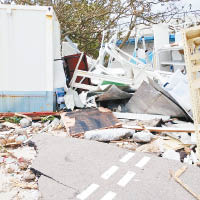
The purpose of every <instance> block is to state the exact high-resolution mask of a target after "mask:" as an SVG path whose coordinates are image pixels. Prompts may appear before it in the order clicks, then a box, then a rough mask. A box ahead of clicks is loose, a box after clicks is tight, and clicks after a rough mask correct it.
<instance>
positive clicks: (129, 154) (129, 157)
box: [120, 152, 135, 163]
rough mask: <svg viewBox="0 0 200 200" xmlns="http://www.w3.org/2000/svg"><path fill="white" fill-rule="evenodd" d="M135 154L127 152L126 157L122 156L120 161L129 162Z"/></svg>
mask: <svg viewBox="0 0 200 200" xmlns="http://www.w3.org/2000/svg"><path fill="white" fill-rule="evenodd" d="M134 155H135V153H132V152H129V153H127V154H126V155H125V156H124V157H122V158H121V159H120V162H122V163H126V162H128V161H129V160H130V159H131V158H132V157H133V156H134Z"/></svg>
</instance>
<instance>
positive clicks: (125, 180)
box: [117, 171, 135, 187]
mask: <svg viewBox="0 0 200 200" xmlns="http://www.w3.org/2000/svg"><path fill="white" fill-rule="evenodd" d="M134 176H135V172H132V171H128V172H127V173H126V174H125V175H124V176H123V177H122V178H121V179H120V180H119V182H118V183H117V184H118V185H119V186H121V187H125V186H126V185H127V184H128V182H129V181H130V180H131V179H132V178H133V177H134Z"/></svg>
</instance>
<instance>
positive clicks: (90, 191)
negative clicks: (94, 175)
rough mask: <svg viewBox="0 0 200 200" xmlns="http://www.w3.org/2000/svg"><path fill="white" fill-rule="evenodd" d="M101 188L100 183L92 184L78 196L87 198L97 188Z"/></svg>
mask: <svg viewBox="0 0 200 200" xmlns="http://www.w3.org/2000/svg"><path fill="white" fill-rule="evenodd" d="M98 188H99V185H97V184H94V183H93V184H91V185H90V186H89V187H88V188H87V189H85V190H84V191H83V192H81V193H80V194H79V195H77V196H76V197H77V198H78V199H80V200H85V199H87V198H88V197H89V196H90V195H91V194H92V193H93V192H94V191H95V190H97V189H98Z"/></svg>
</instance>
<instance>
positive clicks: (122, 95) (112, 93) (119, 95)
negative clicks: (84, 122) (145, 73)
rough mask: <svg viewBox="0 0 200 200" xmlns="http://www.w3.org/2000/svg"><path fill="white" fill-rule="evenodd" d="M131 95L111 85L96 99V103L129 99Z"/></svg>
mask: <svg viewBox="0 0 200 200" xmlns="http://www.w3.org/2000/svg"><path fill="white" fill-rule="evenodd" d="M131 97H132V94H129V93H127V92H124V91H122V90H121V89H119V88H118V87H117V86H116V85H111V86H110V87H109V88H108V89H107V90H106V91H105V92H104V93H103V94H101V95H99V96H98V97H97V101H107V100H117V99H129V98H131Z"/></svg>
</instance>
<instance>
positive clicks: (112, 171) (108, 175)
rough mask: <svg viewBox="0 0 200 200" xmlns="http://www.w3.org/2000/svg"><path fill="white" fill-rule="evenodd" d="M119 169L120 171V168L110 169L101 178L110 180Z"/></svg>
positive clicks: (113, 167)
mask: <svg viewBox="0 0 200 200" xmlns="http://www.w3.org/2000/svg"><path fill="white" fill-rule="evenodd" d="M118 169H119V167H117V166H112V167H110V168H109V169H108V170H107V171H106V172H104V173H103V174H102V175H101V178H103V179H105V180H107V179H109V178H110V177H111V176H112V175H113V174H114V173H115V172H116V171H117V170H118Z"/></svg>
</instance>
